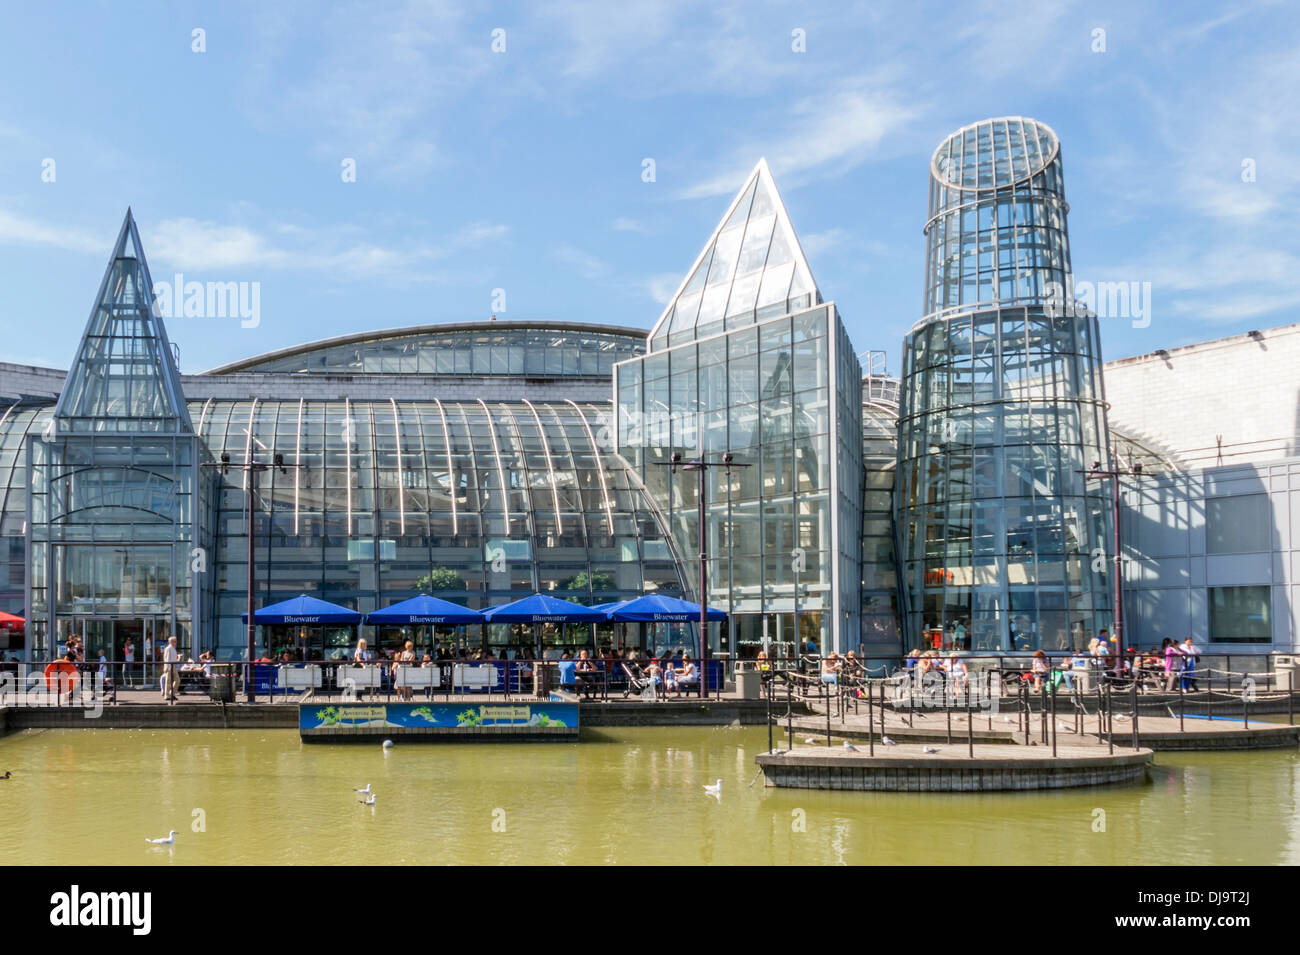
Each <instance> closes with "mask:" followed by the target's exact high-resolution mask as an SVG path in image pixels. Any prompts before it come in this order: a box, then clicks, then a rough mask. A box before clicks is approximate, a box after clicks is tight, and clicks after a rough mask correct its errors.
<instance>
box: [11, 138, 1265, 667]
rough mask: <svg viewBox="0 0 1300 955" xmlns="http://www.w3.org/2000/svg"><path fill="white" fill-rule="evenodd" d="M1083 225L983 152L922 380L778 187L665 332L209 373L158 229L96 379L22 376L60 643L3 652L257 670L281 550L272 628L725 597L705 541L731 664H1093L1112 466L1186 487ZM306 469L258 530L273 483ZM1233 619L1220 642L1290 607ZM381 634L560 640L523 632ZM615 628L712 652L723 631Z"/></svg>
mask: <svg viewBox="0 0 1300 955" xmlns="http://www.w3.org/2000/svg"><path fill="white" fill-rule="evenodd" d="M1066 213H1067V205H1066V202H1065V195H1064V187H1063V179H1062V166H1061V150H1060V145H1059V143H1058V141H1057V138H1056V135H1055V133H1053V132H1052V130H1051V129H1049V128H1048V127H1047V126H1044V125H1043V124H1041V123H1037V122H1034V121H1032V120H1027V119H1021V118H1008V119H994V120H986V121H983V122H980V123H975V124H972V125H971V126H968V127H965V128H963V129H961V130H958V131H957V132H956V133H954V134H953V135H951V136H949V137H948V138H947V139H946V140H945V141H944V142H943V143H942V144H941V145H940V146H939V148H938V149H937V150H936V151H935V153H934V156H933V158H932V160H931V164H930V182H929V217H928V220H927V222H926V226H925V246H926V263H925V273H924V274H925V283H924V300H923V301H924V305H923V310H924V311H923V316H922V318H921V319H920V321H918V322H917V323H916V324H915V325H914V326H913V328H912V330H911V332H910V333H909V334H908V336H907V337H906V339H905V340H904V355H903V367H902V371H901V376H900V377H899V378H894V377H891V376H890V375H888V374H887V373H886V371H885V369H884V363H883V361H881V360H878V359H881V358H883V353H880V352H871V353H867V354H870V355H871V356H872V357H871V361H869V363H868V368H867V371H866V373H865V375H864V372H863V368H862V365H861V363H860V361H859V359H858V357H857V355H856V354H855V350H854V348H853V346H852V343H851V342H850V341H849V338H848V335H847V333H846V331H845V328H844V325H843V323H842V321H841V319H840V315H839V313H838V310H837V309H836V307H835V304H834V303H833V302H831V301H827V300H826V299H824V298H823V296H822V293H821V290H820V289H819V288H818V286H817V284H816V282H815V281H814V279H813V275H812V271H811V269H810V268H809V265H808V263H807V261H806V259H805V257H804V255H803V252H802V249H801V247H800V244H799V240H798V237H797V235H796V233H795V231H794V229H793V226H792V224H791V222H790V218H789V216H788V214H787V211H786V209H785V205H784V203H783V202H782V200H781V196H780V194H779V193H778V192H777V189H776V186H775V183H774V182H773V180H772V177H771V173H770V171H769V170H768V168H767V165H766V163H763V162H760V163H759V164H758V166H757V167H756V168H755V169H754V171H753V173H752V174H751V175H750V176H749V177H748V178H747V180H746V181H745V182H744V184H743V185H742V187H741V189H740V191H739V193H738V194H737V195H736V197H735V199H734V200H733V201H732V202H731V204H730V206H729V207H728V208H727V210H726V211H725V213H724V214H723V216H722V218H721V220H720V221H719V224H718V226H717V229H716V230H715V231H714V233H713V234H712V236H711V237H710V238H709V240H708V241H707V242H706V243H705V245H704V248H703V250H702V251H701V252H700V254H699V256H698V257H697V258H696V260H695V262H694V263H693V264H692V266H691V267H690V269H689V270H687V271H686V273H685V277H684V279H683V280H682V282H681V285H680V286H679V287H678V289H677V292H676V293H675V294H674V296H673V297H672V299H671V300H670V301H669V303H668V304H667V306H666V307H665V309H664V310H663V312H662V314H661V315H660V317H659V320H658V321H657V322H656V323H655V325H654V326H653V328H652V330H651V331H650V332H648V333H646V332H642V331H637V330H634V329H625V328H621V327H618V326H607V325H599V326H597V325H577V324H574V323H566V322H562V321H548V322H510V321H502V322H497V321H495V320H492V321H489V322H476V323H462V324H451V325H438V326H420V327H414V328H399V329H395V330H390V331H378V332H370V333H365V334H355V335H348V336H344V337H340V338H334V339H330V340H327V341H321V342H316V343H311V344H304V345H300V346H295V347H292V348H287V349H282V350H280V351H276V352H271V353H269V354H265V355H261V356H257V357H253V358H249V359H246V360H243V361H240V362H235V363H233V364H229V365H226V366H223V367H221V368H217V369H214V370H212V371H209V372H206V373H204V374H199V375H190V376H187V377H184V378H182V377H181V376H180V375H179V374H178V369H177V367H176V361H175V357H174V353H173V349H172V347H171V345H170V343H169V342H168V340H167V334H166V329H165V328H164V327H163V323H162V321H161V320H159V319H158V317H157V316H156V315H154V314H153V310H152V308H151V307H150V303H151V302H152V298H151V289H152V285H151V281H150V277H149V273H148V265H147V263H146V261H145V258H144V255H143V252H142V250H141V249H140V244H139V237H138V235H137V233H136V229H135V224H134V222H133V221H132V220H131V218H130V215H129V213H128V217H127V220H126V222H125V223H124V224H123V227H122V231H121V233H120V234H119V236H118V241H117V243H116V245H115V247H114V250H113V255H112V258H111V260H110V263H109V267H108V269H107V271H106V273H105V276H104V279H103V282H102V283H101V286H100V289H99V293H98V295H97V297H96V299H95V304H94V308H93V309H92V314H91V316H90V320H89V321H88V322H87V323H86V326H85V331H84V333H83V335H82V337H81V339H80V341H79V344H78V346H77V349H76V352H75V355H74V357H73V361H72V365H71V370H70V371H69V372H68V373H67V374H66V376H64V375H63V373H62V372H56V371H54V370H52V369H37V368H28V367H24V366H18V365H6V364H3V363H0V395H6V396H12V397H5V398H0V610H5V611H8V612H10V613H15V614H20V615H23V616H25V617H26V618H27V626H26V629H25V631H24V632H22V633H21V635H20V636H19V637H14V636H12V635H11V634H12V631H5V632H4V633H2V634H0V650H6V649H7V650H8V651H9V652H13V651H15V650H19V651H22V652H25V653H27V654H28V655H29V658H32V659H41V658H44V657H47V656H48V655H49V654H50V653H52V652H54V651H56V650H57V647H58V645H59V644H60V643H61V642H63V641H64V640H66V639H67V637H69V636H70V635H72V634H79V635H82V636H84V637H85V641H86V646H87V648H88V649H89V650H91V651H93V652H97V651H98V650H100V649H103V650H106V651H108V652H109V653H110V655H112V656H119V655H120V654H121V653H122V649H123V646H124V642H125V640H126V639H127V638H130V639H131V640H133V641H134V642H135V644H136V646H137V649H138V650H140V649H143V646H144V644H145V643H146V641H150V640H151V641H153V642H154V644H155V645H159V644H161V643H162V642H163V641H164V640H165V638H166V637H167V636H169V635H173V634H174V635H176V636H177V637H178V639H179V642H180V643H181V644H182V646H183V647H184V649H185V650H186V652H188V653H194V654H197V652H198V651H200V650H202V649H208V648H211V649H213V650H215V651H216V653H217V655H218V657H219V658H223V659H228V658H239V657H240V656H242V654H243V653H244V647H245V633H244V628H243V625H242V622H241V619H240V618H241V614H242V613H243V612H244V610H245V607H246V603H247V598H248V593H247V574H246V559H247V550H248V542H249V532H250V526H251V529H252V533H253V542H254V546H253V559H254V564H255V571H256V573H255V588H256V590H255V594H254V601H255V603H257V604H258V605H265V604H268V603H274V602H277V601H280V600H284V599H288V598H291V597H294V596H297V595H298V594H301V593H307V594H310V595H313V596H317V597H320V598H323V599H325V600H329V601H332V602H334V603H338V604H342V605H344V606H347V607H350V608H353V609H355V610H357V611H359V612H361V613H366V612H369V611H372V610H375V609H379V608H382V607H385V606H387V605H389V604H391V603H394V602H396V601H399V600H402V599H405V598H407V597H411V596H414V595H415V594H417V593H420V592H431V593H435V594H438V595H440V596H442V597H444V598H446V599H451V600H454V601H457V602H460V603H463V604H465V605H468V606H469V607H472V608H476V609H481V608H486V607H490V606H494V605H497V604H501V603H505V602H507V601H510V600H513V599H518V598H520V597H523V596H526V595H528V594H531V593H534V592H537V591H541V592H545V593H553V594H556V595H558V596H561V597H566V598H569V599H573V600H577V601H579V602H582V603H589V604H595V603H604V602H609V601H614V600H618V599H621V598H625V597H632V596H637V595H639V594H642V593H645V592H655V591H658V592H663V593H668V594H672V595H680V596H684V597H686V598H688V599H698V554H699V549H700V542H701V540H702V539H703V541H704V542H705V544H706V550H707V553H708V565H707V585H706V594H705V596H706V598H707V600H708V602H709V603H710V604H712V605H715V606H719V607H722V608H723V609H725V610H727V611H729V613H730V617H729V619H728V621H727V623H726V624H725V625H722V626H717V627H715V628H714V629H713V630H712V631H711V633H710V636H709V639H710V640H711V644H712V646H713V648H714V649H716V650H718V651H727V652H730V653H732V654H734V655H738V656H751V655H753V654H755V653H756V652H757V651H758V650H759V649H761V648H763V647H764V646H766V647H767V649H768V650H769V651H770V652H774V653H792V652H794V651H796V650H800V649H803V650H806V649H809V648H810V645H815V646H816V647H817V648H818V649H819V650H822V651H826V650H831V649H834V650H837V651H840V652H845V651H847V650H850V649H856V650H858V651H860V652H867V653H871V654H884V655H888V654H893V653H898V652H905V651H907V650H909V649H912V648H918V647H927V648H929V647H945V648H957V647H960V648H968V649H971V650H1001V651H1011V652H1023V651H1028V650H1033V649H1037V648H1040V647H1041V648H1044V649H1049V650H1060V649H1065V648H1071V647H1075V646H1079V645H1081V644H1083V643H1084V642H1085V640H1086V638H1087V636H1089V635H1091V634H1094V633H1096V632H1097V631H1098V630H1099V629H1100V628H1102V627H1107V626H1110V625H1111V621H1112V597H1111V594H1112V581H1111V580H1110V579H1109V575H1110V573H1111V572H1112V564H1111V561H1110V559H1109V554H1110V553H1111V549H1112V544H1111V541H1112V539H1113V529H1112V527H1111V507H1110V487H1109V485H1108V484H1107V483H1106V482H1105V481H1092V482H1089V481H1087V480H1085V472H1086V471H1087V470H1088V469H1090V468H1092V465H1093V464H1094V462H1104V461H1108V460H1110V450H1111V448H1115V449H1116V450H1117V452H1118V454H1119V456H1120V458H1121V459H1122V460H1124V461H1126V462H1129V463H1143V464H1144V466H1145V468H1146V472H1147V474H1148V475H1151V474H1154V473H1155V472H1165V471H1169V470H1170V467H1171V466H1170V465H1169V461H1168V459H1167V455H1164V454H1163V452H1160V451H1159V450H1154V451H1153V450H1150V449H1149V448H1147V447H1145V446H1144V444H1143V441H1141V440H1140V439H1139V437H1138V436H1128V435H1119V434H1114V435H1113V434H1111V433H1110V431H1109V429H1108V425H1107V419H1106V405H1105V401H1104V391H1103V387H1102V380H1101V350H1100V343H1099V338H1098V327H1097V321H1096V318H1095V317H1094V316H1093V315H1091V314H1090V313H1087V312H1086V311H1084V310H1082V309H1079V308H1077V307H1074V308H1064V307H1063V305H1064V302H1065V297H1066V294H1067V293H1068V290H1069V288H1070V255H1069V244H1068V232H1067V229H1066ZM1063 290H1064V292H1063ZM253 449H256V455H254V454H253ZM727 454H729V455H731V463H732V467H730V469H728V468H726V467H718V468H715V469H711V470H709V471H708V472H707V474H706V477H707V480H706V481H705V485H704V495H705V499H704V511H705V517H704V521H703V526H702V527H701V526H700V522H699V518H698V503H699V502H698V500H697V481H696V474H695V473H694V472H691V471H684V470H682V469H681V468H679V469H678V470H677V471H676V473H674V472H673V470H672V468H671V467H670V466H669V465H670V464H671V462H672V459H673V456H674V455H680V456H681V457H680V461H681V462H683V463H689V462H691V461H693V460H696V459H698V458H700V457H701V456H702V457H704V458H705V459H706V460H707V461H709V462H711V463H716V464H721V463H722V459H723V456H724V455H727ZM273 455H278V456H279V458H280V460H281V461H282V462H283V467H282V468H280V467H270V468H269V469H268V470H265V471H261V472H257V473H256V476H255V480H256V487H255V488H254V489H253V490H254V492H255V493H254V495H253V501H254V503H253V507H252V513H251V515H250V514H249V513H248V508H247V505H246V502H247V488H246V486H245V484H244V481H245V475H246V473H247V472H245V470H244V467H245V465H246V463H248V462H249V460H250V457H254V456H255V457H256V459H257V460H258V461H259V462H263V463H270V462H271V461H272V456H273ZM223 460H224V466H223ZM1175 476H1176V475H1175ZM1216 506H1217V505H1216ZM1243 506H1244V505H1243ZM1221 523H1222V522H1221ZM1238 523H1239V524H1241V522H1238ZM1232 526H1234V527H1235V526H1236V525H1232ZM1242 526H1244V525H1242ZM701 535H703V536H702V537H701ZM1152 546H1154V545H1152ZM1161 546H1164V545H1161ZM1225 546H1226V545H1225ZM1215 556H1218V555H1215ZM1207 559H1208V558H1207ZM1248 583H1257V582H1255V581H1250V582H1248ZM1224 586H1225V587H1227V586H1228V584H1225V585H1224ZM1243 594H1244V595H1243ZM1151 599H1155V598H1151ZM1161 599H1164V598H1163V597H1162V598H1161ZM1168 599H1169V600H1172V601H1175V602H1176V600H1177V599H1181V598H1178V596H1177V595H1176V594H1175V595H1174V596H1171V597H1168ZM1214 599H1215V600H1217V601H1218V602H1217V603H1216V604H1215V605H1214V607H1215V614H1216V615H1217V616H1216V617H1215V620H1218V621H1220V622H1222V621H1223V620H1228V619H1229V618H1231V619H1236V617H1240V616H1241V615H1243V614H1246V615H1249V614H1253V613H1255V612H1256V610H1255V609H1254V608H1256V607H1257V605H1258V604H1259V595H1258V593H1257V592H1249V593H1247V592H1244V591H1243V592H1242V593H1236V592H1231V593H1230V592H1227V591H1226V590H1225V591H1224V592H1223V593H1219V594H1216V595H1214ZM1153 606H1154V605H1153ZM1161 606H1164V605H1163V604H1162V605H1161ZM1234 615H1236V616H1234ZM1274 617H1276V615H1274ZM1270 619H1273V618H1270ZM1278 619H1280V618H1278ZM1225 626H1226V624H1225ZM264 629H265V628H264ZM363 635H365V636H367V637H368V638H369V639H370V640H371V641H372V642H374V643H377V644H378V645H379V646H382V647H387V646H391V645H395V644H397V643H398V642H399V641H403V640H405V639H406V638H407V637H414V638H415V639H416V640H417V641H418V642H420V643H422V644H423V645H425V646H428V645H430V644H433V643H436V644H437V645H439V646H447V645H448V644H449V643H450V644H454V645H457V646H459V647H462V648H463V647H465V646H467V645H473V644H478V643H480V642H485V643H487V644H488V645H496V646H517V645H518V644H521V643H529V642H531V634H524V633H520V632H515V631H513V630H512V629H511V628H509V627H506V626H498V627H489V628H486V632H484V633H480V632H478V631H477V630H474V631H473V632H470V631H467V630H465V629H464V628H462V629H460V630H439V629H434V630H432V631H429V632H414V633H411V632H408V631H403V630H396V629H395V630H387V629H381V630H375V629H373V628H369V627H363ZM355 636H356V634H355V632H353V631H352V630H350V629H342V628H340V629H329V628H323V629H319V630H316V631H312V632H307V631H304V630H299V629H297V628H293V629H290V630H277V629H274V628H273V629H270V630H267V631H266V632H263V633H261V634H260V638H259V639H260V641H261V642H260V648H259V649H260V650H263V651H265V650H271V649H276V648H279V647H283V646H289V647H301V648H302V649H303V650H304V651H312V652H319V653H322V654H325V655H337V654H338V653H340V652H342V651H343V649H344V647H345V646H346V645H347V644H348V643H349V642H350V641H351V640H352V639H354V638H355ZM597 638H598V639H602V640H603V639H605V638H608V639H611V640H614V641H616V642H619V643H628V642H631V643H633V644H636V643H641V641H642V640H644V642H643V643H642V645H643V646H645V647H646V648H647V649H651V650H655V651H659V650H662V649H664V648H666V647H691V648H694V649H697V650H698V648H699V635H698V634H696V633H695V629H694V625H681V624H677V625H673V626H672V627H659V628H654V629H652V630H651V631H650V632H647V633H636V634H630V633H628V632H627V630H625V629H620V630H618V631H617V632H616V631H615V628H613V627H612V626H610V627H603V628H599V630H598V634H597ZM591 639H592V633H591V631H590V630H589V629H588V628H587V627H575V628H561V629H553V630H552V631H550V632H548V633H547V634H545V635H544V642H545V643H546V644H548V645H549V646H559V645H575V646H576V645H582V644H585V643H587V642H588V641H590V640H591ZM15 640H17V641H18V642H17V643H15ZM6 642H7V643H8V646H7V647H6V646H5V643H6Z"/></svg>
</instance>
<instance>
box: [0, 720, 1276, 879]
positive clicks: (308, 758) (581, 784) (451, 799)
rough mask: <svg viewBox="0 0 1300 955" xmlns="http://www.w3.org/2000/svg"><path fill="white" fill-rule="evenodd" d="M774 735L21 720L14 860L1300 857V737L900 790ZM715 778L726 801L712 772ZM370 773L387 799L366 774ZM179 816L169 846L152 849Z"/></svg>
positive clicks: (0, 850)
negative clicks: (1113, 782)
mask: <svg viewBox="0 0 1300 955" xmlns="http://www.w3.org/2000/svg"><path fill="white" fill-rule="evenodd" d="M766 739H767V735H766V730H763V729H761V728H758V729H739V728H736V729H732V728H692V727H687V728H682V727H673V728H656V729H627V730H613V729H604V730H601V731H600V732H599V733H598V734H596V733H593V734H591V736H590V738H588V739H584V741H583V742H582V743H578V744H571V743H564V744H482V745H474V744H467V743H462V744H447V745H437V744H428V745H420V744H403V745H401V746H397V747H394V748H393V749H392V750H391V751H388V752H385V751H383V750H382V749H380V747H378V746H355V745H327V744H314V745H310V746H304V745H302V744H301V743H300V742H299V740H298V737H297V734H296V733H293V732H291V731H286V732H265V733H263V732H258V733H249V732H246V731H245V732H235V731H198V730H191V731H188V732H179V731H161V730H154V731H150V730H142V731H113V732H111V733H110V732H105V731H96V730H51V731H42V732H28V733H15V734H11V735H10V736H8V737H6V738H4V739H3V740H0V764H2V765H3V767H4V768H5V769H12V770H13V772H14V777H13V779H12V780H10V781H9V782H7V783H5V786H6V793H7V795H8V797H9V798H8V805H9V806H11V807H12V808H11V809H10V810H9V811H8V813H7V820H6V821H7V823H8V824H7V825H5V826H4V827H0V864H12V863H20V862H28V863H40V862H44V863H56V864H78V863H80V864H92V863H101V864H114V863H126V864H133V865H137V864H142V865H153V864H157V865H167V864H177V865H235V864H244V863H278V864H292V863H322V864H330V863H341V862H342V863H346V862H357V863H363V864H384V863H400V862H409V863H419V864H438V863H456V862H460V863H474V862H483V863H494V864H522V863H530V862H540V863H608V864H615V863H641V864H663V865H673V864H695V863H717V864H743V863H754V864H772V863H789V864H828V865H829V864H841V863H847V864H869V863H915V864H959V863H968V862H973V863H994V864H996V863H1043V864H1055V865H1091V864H1103V865H1104V864H1113V863H1137V864H1151V863H1218V864H1222V863H1244V864H1265V865H1267V864H1278V863H1288V862H1289V863H1296V862H1300V824H1298V823H1297V821H1296V820H1297V815H1298V810H1300V806H1298V805H1297V791H1298V790H1300V785H1298V784H1300V757H1298V756H1297V753H1296V752H1294V751H1276V752H1264V753H1193V754H1185V755H1183V754H1172V753H1171V754H1163V755H1160V756H1159V757H1158V763H1159V765H1158V766H1157V767H1156V768H1155V769H1154V770H1153V771H1152V774H1151V780H1150V781H1149V782H1148V783H1145V784H1140V785H1134V786H1125V787H1119V788H1102V789H1079V790H1067V791H1063V792H1055V793H1005V794H990V795H972V794H938V793H935V794H929V793H912V794H901V793H898V794H890V793H850V792H817V791H810V790H779V789H765V788H764V787H763V784H762V781H761V780H759V781H758V782H755V783H754V784H753V785H752V786H751V785H749V784H750V782H751V781H752V780H753V779H754V773H755V769H756V767H755V766H754V764H753V755H754V754H755V753H758V752H761V751H762V750H763V749H764V748H765V746H766ZM718 778H721V779H722V800H721V802H719V801H717V800H715V799H713V798H711V797H709V796H708V795H707V794H706V793H705V792H704V789H703V787H704V785H705V784H706V783H712V782H713V781H714V780H716V779H718ZM367 782H371V783H373V785H374V790H375V792H376V793H377V794H378V799H377V801H376V805H375V806H374V807H373V808H371V807H365V806H360V805H358V804H357V801H356V794H355V793H353V792H352V790H353V788H359V787H362V786H364V785H365V784H366V783H367ZM196 809H203V810H204V814H203V815H204V818H205V822H206V831H205V832H200V833H196V832H193V831H192V830H191V825H190V823H191V820H192V819H193V818H194V815H193V814H194V811H195V810H196ZM496 810H500V812H501V815H500V816H498V815H496V813H495V811H496ZM1099 810H1100V811H1101V812H1102V813H1104V820H1105V826H1104V831H1097V829H1098V827H1097V825H1096V820H1097V819H1098V818H1099V816H1098V811H1099ZM494 821H499V823H500V824H501V827H503V828H504V831H500V828H501V827H498V828H496V829H494ZM168 829H176V830H177V836H176V845H175V847H173V848H171V849H170V850H169V851H166V852H162V851H157V850H154V851H150V847H148V846H147V845H146V844H145V843H144V841H143V839H144V837H145V836H152V835H157V834H158V832H166V831H167V830H168Z"/></svg>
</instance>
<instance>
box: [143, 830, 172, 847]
mask: <svg viewBox="0 0 1300 955" xmlns="http://www.w3.org/2000/svg"><path fill="white" fill-rule="evenodd" d="M145 842H152V843H153V844H154V845H156V846H170V845H175V844H176V830H175V829H173V830H172V831H171V832H169V833H167V835H165V836H163V837H162V838H161V839H145Z"/></svg>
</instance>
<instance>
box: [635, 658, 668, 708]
mask: <svg viewBox="0 0 1300 955" xmlns="http://www.w3.org/2000/svg"><path fill="white" fill-rule="evenodd" d="M641 675H642V676H644V677H645V678H646V679H647V680H649V681H650V685H651V686H653V687H654V691H655V699H656V700H658V699H659V694H660V692H661V691H662V690H663V686H664V670H663V667H661V666H660V665H659V661H658V660H656V659H655V658H654V657H651V658H650V662H649V663H647V664H646V665H645V667H644V668H643V669H642V671H641Z"/></svg>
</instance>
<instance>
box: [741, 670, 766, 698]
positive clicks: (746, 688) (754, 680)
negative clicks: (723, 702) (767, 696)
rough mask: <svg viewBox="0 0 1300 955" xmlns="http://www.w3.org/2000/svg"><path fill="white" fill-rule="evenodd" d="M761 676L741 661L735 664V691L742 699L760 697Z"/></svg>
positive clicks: (761, 694)
mask: <svg viewBox="0 0 1300 955" xmlns="http://www.w3.org/2000/svg"><path fill="white" fill-rule="evenodd" d="M761 676H762V675H761V674H760V673H759V672H758V671H757V670H751V669H750V668H749V667H748V666H746V665H745V664H743V663H737V664H736V692H737V694H739V696H740V698H741V699H742V700H758V699H762V696H763V693H762V688H761V686H762V685H761V683H760V679H761Z"/></svg>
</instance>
